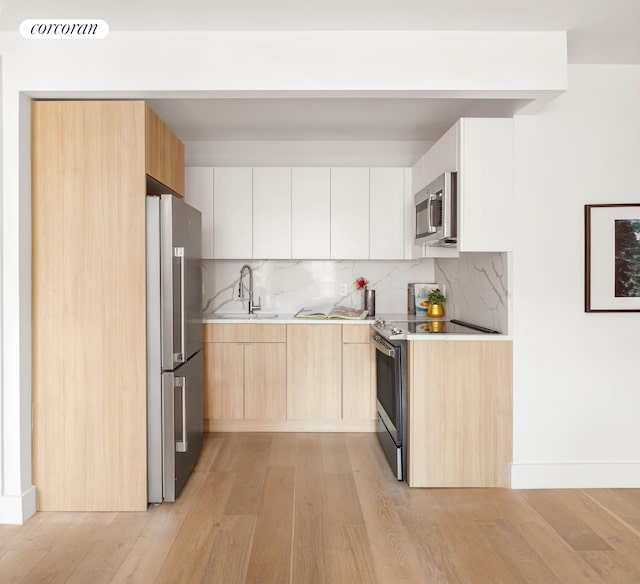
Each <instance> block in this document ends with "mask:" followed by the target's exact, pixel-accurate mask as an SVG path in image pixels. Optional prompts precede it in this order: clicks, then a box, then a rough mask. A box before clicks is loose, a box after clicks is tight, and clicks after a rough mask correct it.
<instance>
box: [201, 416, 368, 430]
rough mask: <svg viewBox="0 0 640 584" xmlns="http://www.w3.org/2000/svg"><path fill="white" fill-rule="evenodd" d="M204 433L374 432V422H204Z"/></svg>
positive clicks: (206, 420) (207, 420)
mask: <svg viewBox="0 0 640 584" xmlns="http://www.w3.org/2000/svg"><path fill="white" fill-rule="evenodd" d="M204 431H205V432H375V431H376V421H375V420H357V421H353V420H209V419H205V420H204Z"/></svg>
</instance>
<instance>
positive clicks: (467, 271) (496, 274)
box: [435, 253, 511, 333]
mask: <svg viewBox="0 0 640 584" xmlns="http://www.w3.org/2000/svg"><path fill="white" fill-rule="evenodd" d="M509 261H510V256H509V254H507V253H461V254H460V257H457V258H440V259H436V260H435V281H436V282H438V283H439V284H440V285H445V286H446V290H447V302H446V305H447V317H449V318H457V319H460V320H464V321H468V322H473V323H475V324H479V325H481V326H485V327H488V328H491V329H494V330H498V331H500V332H502V333H508V332H510V330H509V312H510V310H509V306H510V303H511V295H510V293H509V289H510V286H509Z"/></svg>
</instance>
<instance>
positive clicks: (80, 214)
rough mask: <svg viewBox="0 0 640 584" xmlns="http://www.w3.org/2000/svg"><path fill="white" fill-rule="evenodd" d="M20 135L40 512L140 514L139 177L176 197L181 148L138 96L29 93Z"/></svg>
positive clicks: (142, 338) (180, 186)
mask: <svg viewBox="0 0 640 584" xmlns="http://www.w3.org/2000/svg"><path fill="white" fill-rule="evenodd" d="M31 139H32V169H31V172H32V282H33V284H32V297H33V299H32V315H33V316H32V320H33V325H32V326H33V330H32V337H33V339H32V359H33V366H32V384H33V481H34V484H35V486H36V493H37V508H38V509H39V510H47V511H49V510H59V511H140V510H144V509H146V507H147V482H146V468H147V462H146V324H145V303H146V293H145V195H146V192H147V180H148V179H147V175H149V176H151V177H152V179H154V181H153V182H156V181H157V182H162V183H164V184H166V185H167V186H169V187H170V188H171V189H172V190H173V191H174V192H175V194H180V195H182V193H183V191H184V150H183V147H182V144H181V143H180V141H179V140H178V139H177V138H176V137H175V136H174V135H173V133H172V132H171V131H170V130H169V129H168V128H167V127H166V126H164V124H163V123H162V121H161V120H160V119H159V118H158V117H157V116H156V115H155V113H154V112H153V111H152V110H150V109H149V108H148V106H147V105H146V104H145V103H144V102H142V101H38V102H33V104H32V136H31ZM156 184H157V183H156Z"/></svg>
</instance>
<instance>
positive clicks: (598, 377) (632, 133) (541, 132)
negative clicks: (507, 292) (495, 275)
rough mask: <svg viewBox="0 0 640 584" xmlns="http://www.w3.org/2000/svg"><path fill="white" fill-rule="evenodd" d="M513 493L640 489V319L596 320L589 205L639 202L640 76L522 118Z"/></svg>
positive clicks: (604, 73) (579, 90)
mask: <svg viewBox="0 0 640 584" xmlns="http://www.w3.org/2000/svg"><path fill="white" fill-rule="evenodd" d="M515 173H516V174H515V177H516V205H515V213H516V216H515V229H514V233H515V234H516V236H515V251H514V254H513V266H514V272H513V287H514V288H513V334H514V338H515V343H514V351H515V355H514V384H515V394H514V462H515V464H514V466H513V469H512V481H513V486H514V487H530V488H534V487H551V486H556V487H571V486H579V487H589V486H592V487H596V486H609V487H624V486H633V487H640V433H639V431H638V428H639V427H640V426H639V419H640V384H639V380H640V337H639V336H638V333H639V331H640V314H638V313H617V314H608V313H607V314H593V313H590V314H587V313H585V312H584V311H583V306H584V300H583V298H584V296H583V295H584V263H583V262H584V259H583V258H584V254H583V246H584V229H583V216H584V215H583V213H584V210H583V206H584V205H585V204H588V203H630V202H633V203H640V66H571V67H570V68H569V90H568V91H567V92H566V93H565V94H563V95H562V96H560V97H559V98H557V99H556V100H555V101H553V102H552V103H551V104H549V105H548V106H547V107H546V109H545V110H543V111H542V112H540V113H538V114H537V115H535V116H531V117H527V116H520V117H517V118H516V120H515Z"/></svg>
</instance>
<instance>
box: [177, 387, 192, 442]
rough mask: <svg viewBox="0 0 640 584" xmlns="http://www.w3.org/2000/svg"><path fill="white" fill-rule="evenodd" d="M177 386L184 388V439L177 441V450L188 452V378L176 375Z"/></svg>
mask: <svg viewBox="0 0 640 584" xmlns="http://www.w3.org/2000/svg"><path fill="white" fill-rule="evenodd" d="M175 379H176V387H179V388H181V389H182V440H180V441H178V442H176V452H187V451H188V450H189V443H188V442H187V378H186V377H176V378H175Z"/></svg>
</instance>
